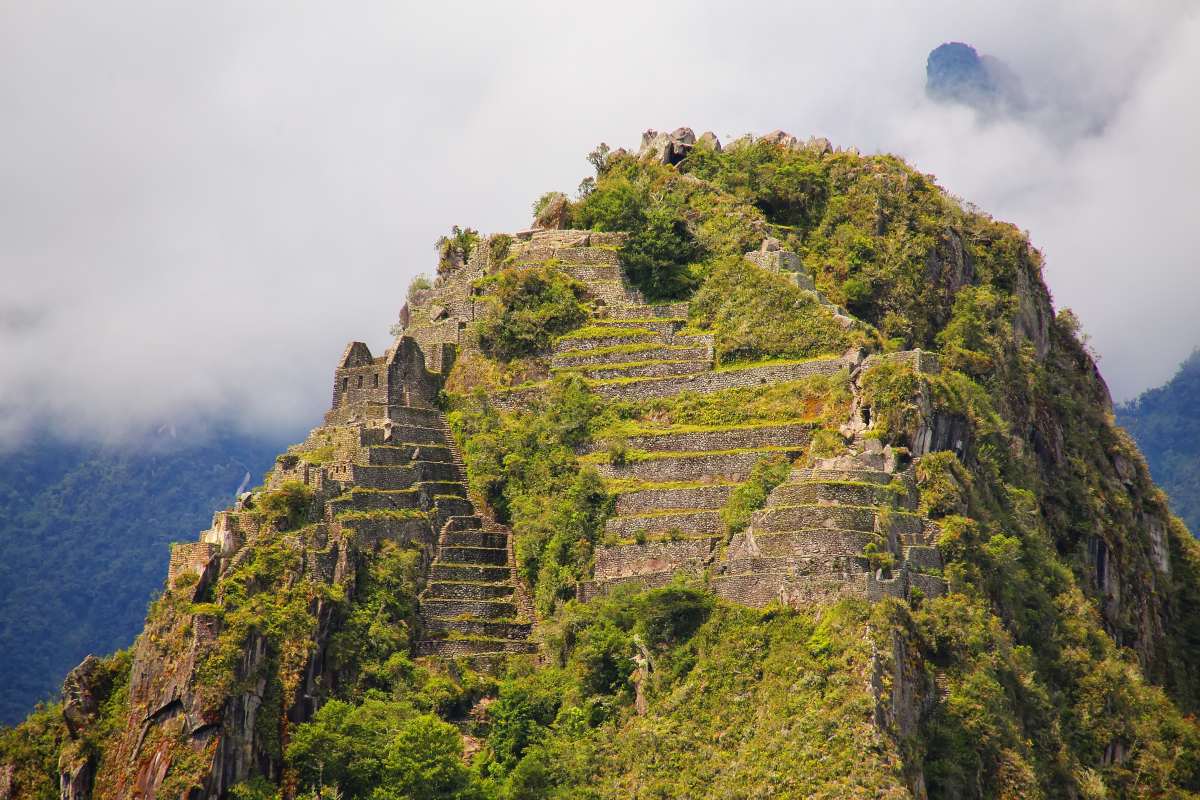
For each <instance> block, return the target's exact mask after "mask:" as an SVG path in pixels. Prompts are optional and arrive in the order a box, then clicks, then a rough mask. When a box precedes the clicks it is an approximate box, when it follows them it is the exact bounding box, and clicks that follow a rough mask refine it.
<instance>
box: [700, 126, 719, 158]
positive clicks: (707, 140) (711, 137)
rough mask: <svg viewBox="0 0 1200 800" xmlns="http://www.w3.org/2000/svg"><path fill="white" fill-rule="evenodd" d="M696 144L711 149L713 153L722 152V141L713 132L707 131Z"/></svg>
mask: <svg viewBox="0 0 1200 800" xmlns="http://www.w3.org/2000/svg"><path fill="white" fill-rule="evenodd" d="M696 144H698V145H702V146H704V147H707V148H709V149H710V150H712V151H713V152H716V153H719V152H721V140H720V139H718V138H717V135H716V134H715V133H713V132H712V131H705V132H704V133H702V134H700V138H698V139H697V140H696Z"/></svg>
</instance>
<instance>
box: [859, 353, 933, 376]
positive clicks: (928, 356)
mask: <svg viewBox="0 0 1200 800" xmlns="http://www.w3.org/2000/svg"><path fill="white" fill-rule="evenodd" d="M879 364H905V365H907V366H909V367H911V368H912V369H913V371H915V372H923V373H925V374H927V375H936V374H938V373H939V372H941V371H942V362H941V360H940V359H939V358H938V356H937V353H931V352H929V351H928V350H902V351H900V352H898V353H877V354H875V355H871V356H867V357H866V359H865V360H864V361H863V364H862V368H863V369H864V370H867V369H870V368H871V367H874V366H877V365H879Z"/></svg>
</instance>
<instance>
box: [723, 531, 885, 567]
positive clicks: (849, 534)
mask: <svg viewBox="0 0 1200 800" xmlns="http://www.w3.org/2000/svg"><path fill="white" fill-rule="evenodd" d="M884 543H885V542H884V541H883V540H882V539H881V537H880V536H879V535H878V534H875V533H872V532H870V531H852V530H821V529H819V528H818V529H814V528H810V529H805V530H790V531H780V532H778V533H765V532H761V531H755V530H749V531H745V532H743V533H739V534H737V535H736V536H734V537H733V539H732V540H731V541H730V543H729V553H728V557H729V559H730V560H731V561H732V560H735V559H739V558H757V557H766V558H784V559H822V560H824V561H825V562H828V561H829V560H830V559H840V558H857V557H859V555H860V554H861V553H862V552H863V548H865V547H866V546H867V545H868V544H876V545H879V544H884Z"/></svg>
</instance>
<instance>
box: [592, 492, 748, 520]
mask: <svg viewBox="0 0 1200 800" xmlns="http://www.w3.org/2000/svg"><path fill="white" fill-rule="evenodd" d="M732 491H733V487H732V486H729V485H715V486H697V487H692V488H687V489H641V490H638V491H635V492H625V493H623V494H619V495H617V505H616V508H615V510H614V513H616V514H617V515H620V516H628V515H631V514H639V513H641V514H644V513H646V512H648V511H656V510H658V509H662V508H720V507H721V506H723V505H725V501H726V500H728V499H729V493H730V492H732Z"/></svg>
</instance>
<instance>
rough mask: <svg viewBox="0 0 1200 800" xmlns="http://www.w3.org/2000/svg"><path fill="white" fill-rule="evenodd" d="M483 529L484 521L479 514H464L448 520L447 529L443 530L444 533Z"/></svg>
mask: <svg viewBox="0 0 1200 800" xmlns="http://www.w3.org/2000/svg"><path fill="white" fill-rule="evenodd" d="M481 527H483V519H482V518H481V517H480V516H479V515H478V514H464V515H462V516H457V517H450V518H449V519H447V520H446V527H444V528H442V533H453V532H455V531H470V530H476V529H478V528H481Z"/></svg>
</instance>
